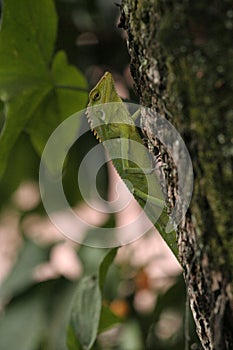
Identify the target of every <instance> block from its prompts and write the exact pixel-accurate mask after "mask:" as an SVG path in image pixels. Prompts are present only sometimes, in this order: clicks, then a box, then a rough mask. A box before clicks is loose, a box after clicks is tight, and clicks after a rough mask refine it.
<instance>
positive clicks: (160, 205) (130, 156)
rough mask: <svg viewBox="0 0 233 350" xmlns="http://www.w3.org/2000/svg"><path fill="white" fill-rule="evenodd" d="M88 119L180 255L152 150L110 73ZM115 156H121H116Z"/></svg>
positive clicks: (99, 87)
mask: <svg viewBox="0 0 233 350" xmlns="http://www.w3.org/2000/svg"><path fill="white" fill-rule="evenodd" d="M113 102H114V103H113ZM87 119H88V121H89V124H90V126H91V128H92V130H93V132H94V135H95V136H96V138H97V139H98V140H99V141H100V142H103V144H104V146H105V147H106V149H107V151H108V153H109V156H110V158H111V160H112V163H113V165H114V167H115V168H116V170H117V172H118V174H119V175H120V177H121V178H122V180H123V181H124V182H125V183H126V185H127V187H128V188H129V189H130V191H131V193H132V194H133V195H134V197H135V198H136V200H137V201H138V203H139V204H140V205H141V207H142V208H143V209H144V211H145V212H146V214H147V216H148V217H149V218H150V220H151V221H152V223H153V224H154V226H155V227H156V228H157V229H158V231H159V232H160V234H161V235H162V236H163V238H164V240H165V241H166V242H167V244H168V245H169V247H170V248H171V250H172V251H173V253H174V254H175V255H176V257H178V251H177V244H176V233H175V231H174V230H172V231H171V232H169V233H167V232H166V230H165V228H166V226H167V224H168V221H169V216H168V214H167V208H166V205H165V201H164V196H163V194H162V191H161V186H160V184H159V180H158V178H157V176H156V174H155V172H154V171H153V167H152V164H151V157H150V155H149V152H148V149H147V148H146V147H145V146H144V144H143V141H142V139H141V137H140V134H139V132H138V129H137V127H136V125H135V124H134V115H133V116H131V115H130V113H129V112H128V110H127V108H126V106H125V104H124V103H123V101H122V100H121V98H120V97H119V96H118V94H117V92H116V89H115V86H114V81H113V78H112V75H111V74H110V73H108V72H107V73H105V74H104V76H103V77H102V78H101V79H100V81H99V82H98V84H97V85H96V86H95V87H94V89H92V91H91V92H90V95H89V104H88V107H87ZM108 140H111V142H110V141H108ZM115 155H117V157H118V158H114V156H115ZM132 160H133V161H132ZM135 163H137V164H135ZM146 203H147V204H146ZM145 204H146V206H145Z"/></svg>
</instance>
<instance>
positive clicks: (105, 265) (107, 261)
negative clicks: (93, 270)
mask: <svg viewBox="0 0 233 350" xmlns="http://www.w3.org/2000/svg"><path fill="white" fill-rule="evenodd" d="M117 250H118V248H113V249H111V250H110V251H109V252H108V253H107V254H106V255H105V257H104V259H103V261H102V262H101V264H100V267H99V287H100V290H101V291H102V290H103V287H104V282H105V279H106V275H107V272H108V269H109V266H110V265H111V264H112V262H113V260H114V259H115V256H116V253H117Z"/></svg>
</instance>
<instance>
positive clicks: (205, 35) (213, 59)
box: [120, 0, 233, 350]
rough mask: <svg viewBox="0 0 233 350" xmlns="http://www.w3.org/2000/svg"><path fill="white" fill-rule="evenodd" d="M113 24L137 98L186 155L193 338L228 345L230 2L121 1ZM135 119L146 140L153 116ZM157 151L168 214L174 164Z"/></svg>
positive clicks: (185, 249) (231, 303)
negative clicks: (124, 43) (170, 129)
mask: <svg viewBox="0 0 233 350" xmlns="http://www.w3.org/2000/svg"><path fill="white" fill-rule="evenodd" d="M120 27H122V28H124V29H125V30H126V32H127V34H128V49H129V53H130V56H131V73H132V76H133V79H134V81H135V88H136V91H137V93H138V95H139V97H140V102H141V104H142V105H144V106H149V107H152V108H154V109H155V110H156V111H157V112H158V113H159V114H160V115H161V116H164V117H166V118H167V119H169V120H170V122H171V123H172V124H173V125H174V126H175V127H176V129H177V130H178V132H179V134H180V135H181V136H182V138H183V139H184V141H185V144H186V146H187V148H188V150H189V152H190V155H191V158H192V163H193V169H194V175H195V183H194V192H193V197H192V201H191V205H190V208H189V211H188V213H187V214H186V217H185V218H184V219H183V220H182V222H181V223H180V225H179V227H178V230H177V240H178V245H179V256H180V262H181V264H182V266H183V268H184V277H185V281H186V285H187V288H188V291H189V298H190V304H191V309H192V312H193V316H194V320H195V323H196V327H197V333H198V336H199V338H200V341H201V343H202V346H203V348H204V349H214V350H222V349H229V350H230V349H233V296H232V294H233V282H232V271H233V234H232V233H233V220H232V213H233V206H232V198H233V189H232V167H233V138H232V120H233V110H232V96H233V91H232V90H233V69H232V64H231V63H232V60H233V57H232V54H233V49H232V38H233V7H232V1H227V0H225V1H223V0H212V1H210V2H207V3H206V2H205V1H199V0H197V1H193V2H191V1H188V0H183V1H181V0H180V1H178V0H174V1H166V0H165V1H164V0H157V1H156V0H140V1H139V0H123V1H122V5H121V19H120ZM142 124H143V127H144V129H145V130H146V133H147V136H148V138H149V139H150V141H151V142H152V143H154V144H155V140H154V138H155V135H156V132H155V122H154V119H153V115H148V114H147V115H145V116H144V117H143V118H142ZM156 145H157V146H158V143H156ZM159 148H160V152H161V158H162V160H163V161H164V162H165V163H166V164H167V166H166V172H165V171H164V176H165V177H166V182H167V189H168V190H167V197H168V198H167V200H168V203H169V206H170V207H171V210H172V207H173V206H174V202H175V201H176V197H177V179H176V177H177V174H176V169H175V165H174V162H173V159H172V158H171V157H170V156H169V154H168V153H167V152H166V148H165V147H164V145H162V144H159Z"/></svg>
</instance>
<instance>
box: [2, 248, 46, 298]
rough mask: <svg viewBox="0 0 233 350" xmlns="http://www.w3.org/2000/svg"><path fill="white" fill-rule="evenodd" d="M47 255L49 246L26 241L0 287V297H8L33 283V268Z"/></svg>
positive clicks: (44, 259)
mask: <svg viewBox="0 0 233 350" xmlns="http://www.w3.org/2000/svg"><path fill="white" fill-rule="evenodd" d="M48 255H49V248H41V247H39V246H37V245H36V244H34V243H33V242H31V241H26V242H25V244H24V245H23V247H22V250H21V252H20V253H19V257H18V260H17V262H16V264H15V266H14V268H13V270H12V272H11V273H10V275H9V276H8V278H7V279H6V280H5V281H4V282H3V284H2V286H1V288H0V298H1V299H3V300H4V299H10V298H11V297H13V296H15V295H17V294H19V293H21V292H23V291H25V290H26V289H27V288H28V287H30V286H31V285H33V284H35V281H34V279H33V271H34V268H35V267H36V266H37V265H39V264H41V263H42V262H44V261H46V260H47V259H48Z"/></svg>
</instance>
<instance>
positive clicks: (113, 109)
mask: <svg viewBox="0 0 233 350" xmlns="http://www.w3.org/2000/svg"><path fill="white" fill-rule="evenodd" d="M119 103H121V106H123V103H122V100H121V98H120V97H119V96H118V94H117V92H116V89H115V86H114V80H113V77H112V75H111V73H109V72H106V73H105V74H104V75H103V77H102V78H101V79H100V81H99V82H98V83H97V85H96V86H95V87H94V88H93V89H92V90H91V92H90V94H89V103H88V106H87V111H86V114H87V119H88V122H89V124H90V126H91V129H92V130H93V131H94V135H95V136H96V138H97V139H98V140H100V141H101V140H106V139H108V138H111V137H114V136H116V130H117V129H118V126H117V125H116V123H117V122H119V113H117V109H118V110H119ZM114 121H115V125H114ZM113 129H114V130H113ZM111 134H113V135H111Z"/></svg>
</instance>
